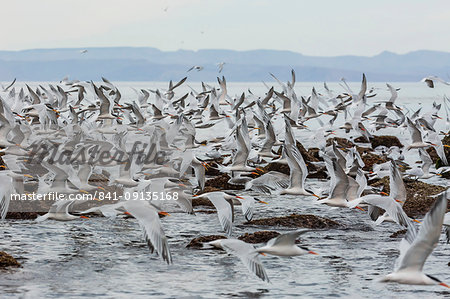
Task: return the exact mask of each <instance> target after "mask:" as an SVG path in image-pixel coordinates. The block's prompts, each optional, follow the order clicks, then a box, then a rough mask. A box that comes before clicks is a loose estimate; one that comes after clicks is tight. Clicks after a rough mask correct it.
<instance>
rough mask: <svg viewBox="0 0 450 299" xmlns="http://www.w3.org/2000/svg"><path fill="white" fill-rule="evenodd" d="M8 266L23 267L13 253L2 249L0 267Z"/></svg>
mask: <svg viewBox="0 0 450 299" xmlns="http://www.w3.org/2000/svg"><path fill="white" fill-rule="evenodd" d="M7 267H21V265H20V263H19V262H18V261H17V260H16V259H15V258H13V257H12V256H11V255H9V254H7V253H6V252H4V251H0V269H3V268H7Z"/></svg>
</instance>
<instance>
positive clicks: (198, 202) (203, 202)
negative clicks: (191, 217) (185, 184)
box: [192, 188, 220, 207]
mask: <svg viewBox="0 0 450 299" xmlns="http://www.w3.org/2000/svg"><path fill="white" fill-rule="evenodd" d="M203 191H205V192H204V193H206V192H214V191H220V190H212V191H208V190H207V189H206V188H205V190H203ZM200 194H202V193H199V194H197V195H200ZM192 206H193V207H198V206H206V207H214V205H213V204H212V202H211V201H210V200H209V199H207V198H206V197H194V198H192Z"/></svg>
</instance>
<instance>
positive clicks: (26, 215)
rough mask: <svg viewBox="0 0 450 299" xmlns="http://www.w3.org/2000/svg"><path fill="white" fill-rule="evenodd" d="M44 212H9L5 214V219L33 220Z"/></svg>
mask: <svg viewBox="0 0 450 299" xmlns="http://www.w3.org/2000/svg"><path fill="white" fill-rule="evenodd" d="M44 214H45V212H40V213H38V212H11V211H9V212H8V213H7V214H6V219H22V220H24V219H25V220H33V219H36V218H37V217H38V216H40V215H44Z"/></svg>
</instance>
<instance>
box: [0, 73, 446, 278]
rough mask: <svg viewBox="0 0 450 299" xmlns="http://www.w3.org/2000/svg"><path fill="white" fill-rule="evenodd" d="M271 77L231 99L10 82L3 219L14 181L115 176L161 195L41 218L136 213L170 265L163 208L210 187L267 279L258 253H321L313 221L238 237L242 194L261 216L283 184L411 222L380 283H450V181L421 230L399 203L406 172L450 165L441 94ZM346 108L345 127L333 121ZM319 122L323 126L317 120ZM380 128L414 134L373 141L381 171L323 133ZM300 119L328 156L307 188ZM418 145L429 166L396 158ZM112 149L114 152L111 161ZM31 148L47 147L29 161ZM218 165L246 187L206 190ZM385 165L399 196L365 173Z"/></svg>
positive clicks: (65, 208) (78, 183) (223, 217)
mask: <svg viewBox="0 0 450 299" xmlns="http://www.w3.org/2000/svg"><path fill="white" fill-rule="evenodd" d="M222 67H223V65H222ZM192 69H196V68H195V67H193V68H192ZM272 76H273V75H272ZM273 78H274V79H275V80H276V81H277V82H278V84H279V87H278V89H279V90H278V91H277V90H275V88H274V87H273V86H272V87H269V86H266V87H267V93H266V94H265V95H262V96H261V97H260V96H258V95H255V94H254V93H252V92H251V90H248V92H247V93H246V94H245V93H242V95H241V96H237V97H231V96H230V95H229V94H228V93H227V83H226V80H225V78H224V77H222V78H218V84H219V88H216V86H211V85H209V84H206V83H202V85H201V90H195V89H193V88H191V87H190V89H191V91H190V92H188V93H186V94H184V95H181V96H180V95H177V94H176V90H177V88H179V86H180V85H182V84H184V83H185V81H186V78H184V79H182V80H181V81H179V82H177V83H175V84H174V83H173V82H172V81H170V82H169V85H168V88H167V89H166V90H151V89H139V90H135V93H136V97H135V98H134V99H131V98H122V95H121V93H120V91H119V89H118V88H117V87H116V86H115V85H114V84H113V83H111V82H110V81H108V80H107V79H104V78H102V79H103V80H102V81H101V82H99V83H94V82H92V81H91V82H82V81H77V80H73V81H70V80H68V79H67V78H66V79H64V80H63V81H61V82H60V83H59V84H55V85H51V84H49V85H48V86H46V87H44V86H42V85H39V86H38V87H37V88H31V87H30V86H28V85H25V87H23V88H19V87H16V86H15V81H14V82H12V84H10V85H8V86H6V87H3V91H2V92H1V93H0V94H1V95H2V96H1V98H0V147H1V148H3V149H2V150H0V152H1V153H2V156H1V158H2V160H3V162H4V166H2V168H3V170H2V171H0V184H1V189H0V216H1V218H2V219H4V218H5V217H6V214H7V213H8V209H9V206H10V205H11V194H13V193H15V194H27V193H29V192H36V193H39V194H45V193H49V192H58V193H61V194H74V193H80V194H94V193H95V194H100V193H101V192H105V193H107V192H108V191H107V190H108V187H109V186H117V187H119V188H121V189H122V190H123V194H124V195H125V194H150V195H154V194H156V196H153V197H151V196H150V197H151V200H149V199H150V198H145V199H147V200H126V199H125V197H122V199H121V200H117V201H114V202H113V203H111V202H108V203H104V204H102V205H100V204H98V205H96V206H94V207H91V208H89V209H88V210H84V211H80V210H77V208H76V206H78V205H79V204H80V202H78V201H76V200H68V199H62V200H58V201H56V202H54V203H53V204H52V205H51V207H50V209H49V211H48V213H46V214H45V215H41V216H39V217H38V218H37V219H36V220H37V221H46V220H49V219H54V220H60V221H68V220H75V219H79V218H80V217H85V216H83V215H85V214H90V213H96V214H99V215H102V216H105V217H111V218H113V217H117V216H119V215H127V216H128V217H134V218H136V219H137V221H138V222H139V224H140V225H141V227H142V229H143V231H144V237H145V240H146V242H147V243H148V245H149V247H150V249H151V251H152V252H153V251H156V252H157V254H158V255H159V256H160V257H161V258H162V259H163V260H164V261H166V262H167V263H171V262H172V255H171V252H170V246H169V245H170V244H169V242H168V239H167V238H166V236H165V233H164V229H163V225H162V222H161V220H160V215H165V216H167V215H169V214H168V213H167V211H169V210H170V211H174V212H173V213H176V212H183V213H188V214H192V215H193V216H192V217H194V215H195V214H194V209H193V206H192V201H193V199H194V198H196V197H197V198H200V197H203V198H207V199H209V201H210V202H211V203H212V204H213V205H214V207H215V209H216V210H217V216H218V219H219V223H220V226H221V228H222V230H223V231H225V232H226V233H227V235H228V236H229V237H230V238H228V239H219V240H215V241H212V242H209V243H208V244H207V246H212V247H218V248H221V249H224V250H226V251H227V252H229V253H231V254H233V255H236V256H237V257H239V258H240V259H241V261H242V262H243V263H244V264H245V266H246V267H247V268H248V269H249V271H250V272H252V273H254V274H255V275H256V276H257V277H259V278H261V279H262V280H264V281H269V278H268V276H267V274H266V271H265V269H264V266H263V264H262V263H261V260H260V259H259V255H265V254H270V255H276V256H298V255H304V254H307V253H310V254H316V253H315V252H314V251H312V250H310V249H308V248H306V247H303V246H297V245H296V240H297V238H298V237H299V236H300V235H302V234H303V233H306V232H307V231H306V230H295V231H292V232H288V233H284V234H281V235H279V236H278V237H276V238H274V239H272V240H270V241H269V242H268V243H267V244H266V245H264V246H262V247H258V248H255V247H254V246H253V245H251V244H248V243H245V242H243V241H241V240H238V239H234V238H231V236H232V234H233V223H234V213H235V208H234V206H235V205H240V206H241V208H242V213H243V214H244V216H245V218H246V219H247V220H251V219H252V218H253V214H254V212H255V210H256V207H257V204H259V203H262V204H264V203H265V202H264V201H262V200H260V199H258V198H257V197H255V196H254V195H255V194H274V195H280V197H279V198H280V200H282V195H283V194H289V195H298V196H299V198H308V197H309V198H310V199H311V200H314V201H316V202H317V203H318V204H325V205H329V206H331V207H341V208H350V209H353V208H358V209H363V208H364V207H367V210H368V215H369V217H370V218H371V219H372V220H373V221H375V222H376V223H377V224H379V223H381V222H384V221H390V222H395V223H397V224H398V225H399V226H401V227H404V228H406V229H407V233H406V236H405V237H404V238H403V240H402V241H401V242H400V256H399V258H398V267H397V268H396V269H395V271H394V272H393V273H392V274H389V275H387V276H385V277H384V278H383V279H382V281H389V282H397V283H404V284H422V285H437V284H439V285H442V286H445V287H449V286H448V285H446V284H445V283H443V282H441V281H439V280H438V279H436V278H434V277H432V276H430V275H426V274H424V273H423V272H422V268H423V265H424V263H425V261H426V259H427V257H428V256H429V255H430V254H431V252H432V251H433V249H434V248H435V247H436V246H437V244H438V241H439V238H440V235H441V231H442V228H443V227H444V228H446V234H447V239H450V229H449V227H450V214H449V213H446V210H447V205H448V197H449V193H448V192H444V193H441V194H440V195H438V196H437V199H436V202H435V204H434V205H433V207H431V209H430V211H429V212H428V213H427V215H426V216H425V217H424V219H423V220H422V221H420V222H421V224H420V228H419V229H417V225H418V224H416V222H419V221H418V220H416V219H410V218H409V217H408V216H407V215H406V214H405V212H404V210H403V208H402V206H403V204H404V203H405V201H406V200H407V194H406V188H405V185H404V182H403V177H404V176H408V177H415V178H416V179H427V178H430V177H431V176H434V175H436V174H442V173H443V172H446V171H449V167H448V161H447V159H446V155H445V146H444V145H443V144H442V138H443V136H445V134H446V133H445V132H437V131H436V130H435V129H434V126H435V123H436V121H437V120H438V119H441V117H440V116H439V115H438V113H439V111H440V110H441V107H442V104H439V105H438V104H436V103H433V105H432V107H431V111H428V112H425V113H421V109H419V110H418V111H409V110H408V109H407V107H400V106H397V104H396V99H397V97H398V89H396V88H394V87H393V86H391V85H389V84H387V88H388V90H389V91H390V94H391V97H390V99H388V100H387V101H378V102H376V101H374V100H373V99H372V98H374V97H375V96H376V93H375V92H376V90H375V89H370V90H368V88H367V82H366V78H365V76H364V75H363V80H362V83H361V88H360V90H359V91H358V92H357V93H355V92H353V91H352V89H351V88H350V87H349V85H348V84H347V83H346V82H345V80H342V83H341V86H342V88H343V90H344V91H343V92H341V93H336V92H335V91H333V90H331V89H329V88H328V86H327V85H326V84H324V89H323V92H318V91H317V90H316V89H315V88H313V89H312V91H311V94H310V95H308V96H299V95H297V94H296V92H295V90H294V86H295V73H294V71H292V79H291V81H288V82H287V83H284V82H281V81H280V80H278V79H277V78H276V77H275V76H273ZM427 84H428V83H427ZM443 104H444V109H445V112H446V120H444V121H446V126H447V129H448V126H449V124H450V122H449V111H450V109H449V106H450V105H449V104H450V100H449V99H447V98H445V99H444V102H443ZM430 106H431V105H430ZM338 117H340V118H342V120H343V123H344V125H342V126H337V125H336V124H335V121H336V119H338ZM311 122H317V123H318V124H319V127H318V128H317V129H315V130H313V129H309V127H308V124H310V123H311ZM213 127H214V128H213ZM383 128H397V129H398V130H404V129H409V131H410V134H411V142H410V144H409V145H408V146H407V147H406V149H405V150H403V151H402V150H401V149H399V148H398V147H391V148H387V147H382V146H380V147H377V148H375V149H371V150H373V151H374V152H375V153H377V154H379V155H385V156H387V157H388V158H389V161H388V162H386V163H383V164H379V165H375V166H374V168H373V171H372V172H370V173H369V172H367V171H364V170H363V167H364V162H363V159H362V158H361V156H360V153H359V152H358V150H357V149H356V147H355V148H351V149H343V148H340V147H339V146H338V144H337V143H336V142H332V143H331V144H328V145H327V142H326V141H327V137H330V136H333V135H334V134H336V131H337V130H340V131H342V132H344V131H345V132H346V133H350V134H348V136H349V137H350V136H351V137H350V138H351V139H352V140H355V139H356V137H359V136H362V137H363V138H365V139H366V140H367V141H369V140H370V139H371V138H372V137H373V136H372V133H374V132H375V131H377V130H380V129H383ZM300 130H310V131H311V140H312V141H313V142H314V144H315V146H316V147H317V148H319V153H320V156H321V157H322V158H323V161H320V162H309V163H313V164H315V165H316V166H318V167H324V168H326V172H327V173H328V176H329V181H330V184H329V189H328V190H321V189H320V190H313V188H311V187H309V186H308V180H307V175H308V167H307V164H306V163H305V160H304V157H303V156H302V154H301V152H300V150H299V148H298V147H297V137H296V133H298V132H299V131H300ZM200 138H205V139H206V140H204V141H200V140H201V139H200ZM361 146H366V147H367V146H368V145H367V143H366V144H365V145H361ZM429 147H433V148H434V149H435V150H436V152H437V154H438V155H439V157H440V159H441V162H442V163H441V165H442V166H441V167H440V168H439V169H434V166H432V162H431V158H430V156H429V154H428V152H427V151H426V149H427V148H429ZM49 149H50V150H49ZM51 149H57V150H56V156H55V155H49V154H48V153H49V152H51ZM136 149H139V151H137V152H138V153H139V154H136ZM278 149H281V150H279V151H277V150H278ZM415 150H417V151H418V152H419V154H420V158H421V160H422V161H423V162H422V164H421V166H420V167H416V168H413V169H410V170H409V171H408V172H406V173H402V172H401V171H400V170H399V165H404V164H405V162H404V153H405V151H415ZM112 153H114V155H113V154H112ZM104 156H106V157H107V158H108V159H106V162H105V160H102V159H101V157H104ZM30 157H33V158H36V157H40V158H39V160H37V161H35V162H34V163H32V162H33V161H32V160H33V159H31V158H30ZM64 157H69V158H68V159H63V158H64ZM142 157H145V159H142ZM210 161H214V162H215V163H217V167H216V166H212V165H211V164H212V163H209V162H210ZM272 162H277V163H280V164H285V165H288V166H289V169H290V174H289V175H287V174H283V173H281V172H277V171H269V172H265V171H264V170H263V169H262V168H263V167H264V166H265V165H267V164H268V163H272ZM212 167H215V168H216V169H215V170H216V171H219V172H220V173H226V174H228V175H229V177H230V179H229V181H228V183H229V184H231V185H238V186H244V188H243V189H244V190H245V191H244V194H240V195H238V194H236V193H234V192H231V191H229V190H220V191H213V192H204V189H205V182H206V181H207V179H208V178H207V171H208V170H209V169H210V168H212ZM430 169H433V170H430ZM93 174H97V175H102V176H103V177H104V178H105V181H106V185H104V186H98V185H94V184H92V182H91V181H90V180H89V179H90V177H91V176H92V175H93ZM385 176H389V178H390V193H389V194H386V193H383V192H380V190H379V189H376V188H374V187H371V186H369V185H368V184H367V178H368V177H369V178H376V177H379V178H382V177H385ZM200 191H201V192H200ZM246 191H247V192H246ZM250 191H251V192H250ZM167 194H172V195H171V196H172V197H173V198H172V199H173V200H169V199H168V198H165V197H167ZM175 194H176V199H175ZM248 194H253V195H248ZM97 197H98V195H97ZM95 199H98V198H95ZM128 199H129V198H128ZM141 199H143V198H141ZM75 211H76V212H75ZM211 217H212V219H214V217H216V216H211ZM211 221H213V220H211ZM163 222H164V221H163Z"/></svg>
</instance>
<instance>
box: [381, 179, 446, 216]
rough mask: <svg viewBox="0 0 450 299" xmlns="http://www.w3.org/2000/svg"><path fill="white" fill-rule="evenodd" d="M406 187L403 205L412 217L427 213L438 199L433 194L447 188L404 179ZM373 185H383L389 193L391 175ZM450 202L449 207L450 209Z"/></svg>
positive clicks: (384, 189)
mask: <svg viewBox="0 0 450 299" xmlns="http://www.w3.org/2000/svg"><path fill="white" fill-rule="evenodd" d="M403 181H404V183H405V188H406V202H405V203H404V205H403V210H405V213H406V214H407V215H408V216H409V217H411V218H416V217H418V216H423V215H425V214H426V213H427V212H428V211H429V210H430V208H431V206H432V205H433V203H434V201H435V200H436V198H435V197H432V196H433V195H436V194H439V193H441V192H443V191H444V190H445V187H442V186H437V185H431V184H427V183H424V182H421V181H414V180H405V179H404V180H403ZM372 186H374V187H378V186H383V189H382V191H383V192H386V193H389V192H390V190H389V177H384V178H382V179H380V180H378V181H377V182H375V183H373V184H372ZM449 208H450V204H449V206H448V207H447V211H449Z"/></svg>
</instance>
